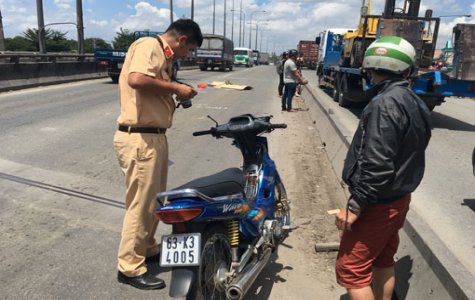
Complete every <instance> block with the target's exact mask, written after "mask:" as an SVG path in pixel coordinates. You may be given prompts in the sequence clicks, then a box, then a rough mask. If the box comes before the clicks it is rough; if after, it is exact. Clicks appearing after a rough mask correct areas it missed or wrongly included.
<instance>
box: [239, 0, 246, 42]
mask: <svg viewBox="0 0 475 300" xmlns="http://www.w3.org/2000/svg"><path fill="white" fill-rule="evenodd" d="M241 14H242V0H241V6H239V47H241V29H242V18H241ZM244 17H245V15H244Z"/></svg>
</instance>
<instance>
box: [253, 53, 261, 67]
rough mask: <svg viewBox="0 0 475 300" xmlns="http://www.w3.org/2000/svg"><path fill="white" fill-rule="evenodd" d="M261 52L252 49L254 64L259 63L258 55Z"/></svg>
mask: <svg viewBox="0 0 475 300" xmlns="http://www.w3.org/2000/svg"><path fill="white" fill-rule="evenodd" d="M260 56H261V53H260V52H259V51H258V50H252V61H253V62H254V65H255V66H258V65H259V57H260Z"/></svg>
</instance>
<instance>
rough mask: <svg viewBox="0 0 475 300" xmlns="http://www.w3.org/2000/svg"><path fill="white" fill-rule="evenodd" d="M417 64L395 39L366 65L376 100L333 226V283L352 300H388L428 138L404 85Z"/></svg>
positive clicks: (364, 120) (349, 161)
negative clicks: (335, 241)
mask: <svg viewBox="0 0 475 300" xmlns="http://www.w3.org/2000/svg"><path fill="white" fill-rule="evenodd" d="M415 60H416V51H415V49H414V47H413V46H412V45H411V44H410V43H409V42H408V41H406V40H404V39H402V38H400V37H392V36H386V37H383V38H380V39H378V40H376V41H374V42H373V43H372V44H371V45H370V46H369V47H368V49H367V50H366V52H365V56H364V59H363V69H364V71H365V72H366V73H367V75H368V77H369V78H368V82H374V83H375V86H373V87H372V89H371V90H369V93H371V94H372V95H373V98H372V100H371V101H370V102H369V104H368V105H367V106H366V107H365V109H364V110H363V113H362V115H361V118H360V123H359V125H358V129H357V130H356V133H355V135H354V137H353V141H352V142H351V145H350V148H349V149H348V154H347V156H346V160H345V165H344V167H343V180H344V181H345V183H346V184H348V189H349V192H350V194H351V197H350V199H349V200H348V204H347V208H346V209H344V210H341V211H340V212H339V213H338V214H337V216H336V220H335V225H336V226H337V227H338V229H339V230H340V233H341V241H340V248H339V251H338V257H337V260H336V277H337V282H338V283H339V284H340V285H341V286H343V287H345V288H346V289H347V290H348V295H349V296H350V299H352V300H374V299H377V300H391V298H392V295H393V291H394V284H395V277H394V254H396V251H397V248H398V246H399V234H398V232H399V230H400V229H401V227H402V226H403V224H404V220H405V218H406V214H407V212H408V210H409V203H410V201H411V193H412V192H413V191H414V190H415V189H416V188H417V186H418V185H419V183H420V182H421V180H422V177H423V175H424V169H425V150H426V147H427V145H428V143H429V139H430V137H431V115H430V111H429V109H428V108H427V106H426V104H425V103H424V102H423V101H422V100H421V99H420V98H419V97H418V96H417V95H416V94H415V93H414V92H413V91H412V90H411V88H410V87H409V83H408V82H407V80H406V78H407V77H408V76H409V75H410V74H411V73H412V71H413V65H414V63H415ZM371 79H372V80H371Z"/></svg>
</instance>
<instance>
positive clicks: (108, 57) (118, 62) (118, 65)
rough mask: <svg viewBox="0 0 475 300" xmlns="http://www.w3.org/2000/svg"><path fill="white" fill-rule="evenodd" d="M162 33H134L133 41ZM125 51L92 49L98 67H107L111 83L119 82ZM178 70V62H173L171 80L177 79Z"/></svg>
mask: <svg viewBox="0 0 475 300" xmlns="http://www.w3.org/2000/svg"><path fill="white" fill-rule="evenodd" d="M161 34H163V32H159V31H135V32H134V41H136V40H138V39H140V38H142V37H148V36H157V35H161ZM126 54H127V49H94V60H95V61H96V63H97V64H98V65H102V66H107V74H108V75H109V77H110V78H111V80H112V82H114V83H117V82H119V76H120V72H121V70H122V65H123V64H124V61H125V55H126ZM179 69H180V61H179V60H177V59H175V60H173V69H172V80H176V79H177V74H178V70H179Z"/></svg>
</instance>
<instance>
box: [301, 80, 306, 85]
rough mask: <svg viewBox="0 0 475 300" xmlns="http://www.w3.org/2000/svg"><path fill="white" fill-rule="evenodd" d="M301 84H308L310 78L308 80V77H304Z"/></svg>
mask: <svg viewBox="0 0 475 300" xmlns="http://www.w3.org/2000/svg"><path fill="white" fill-rule="evenodd" d="M300 84H303V85H306V84H308V80H307V79H303V80H302V81H301V82H300Z"/></svg>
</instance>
